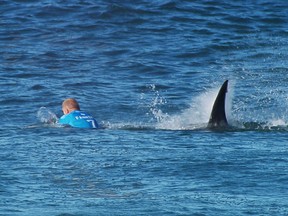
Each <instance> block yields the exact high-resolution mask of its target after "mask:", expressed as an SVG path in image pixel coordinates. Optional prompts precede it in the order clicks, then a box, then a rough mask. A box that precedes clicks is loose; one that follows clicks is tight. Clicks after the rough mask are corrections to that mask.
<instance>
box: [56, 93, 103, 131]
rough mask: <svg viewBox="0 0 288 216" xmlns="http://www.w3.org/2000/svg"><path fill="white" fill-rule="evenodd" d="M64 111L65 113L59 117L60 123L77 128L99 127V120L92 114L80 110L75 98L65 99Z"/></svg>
mask: <svg viewBox="0 0 288 216" xmlns="http://www.w3.org/2000/svg"><path fill="white" fill-rule="evenodd" d="M62 111H63V113H64V115H63V116H62V117H61V118H60V119H59V122H58V123H59V124H62V125H70V126H72V127H75V128H99V125H98V123H97V121H96V120H95V119H94V118H93V117H92V116H91V115H90V114H88V113H86V112H83V111H80V106H79V104H78V102H77V101H76V100H75V99H74V98H68V99H66V100H64V101H63V103H62Z"/></svg>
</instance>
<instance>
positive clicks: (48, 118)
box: [37, 107, 58, 124]
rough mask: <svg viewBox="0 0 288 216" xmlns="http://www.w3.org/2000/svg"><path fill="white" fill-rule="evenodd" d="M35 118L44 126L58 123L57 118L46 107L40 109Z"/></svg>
mask: <svg viewBox="0 0 288 216" xmlns="http://www.w3.org/2000/svg"><path fill="white" fill-rule="evenodd" d="M37 118H38V120H39V121H40V122H42V123H44V124H56V123H57V122H58V117H57V116H56V114H55V113H53V112H52V111H50V110H49V109H48V108H46V107H40V109H39V110H38V112H37Z"/></svg>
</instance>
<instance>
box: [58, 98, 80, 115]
mask: <svg viewBox="0 0 288 216" xmlns="http://www.w3.org/2000/svg"><path fill="white" fill-rule="evenodd" d="M74 110H80V106H79V104H78V102H77V101H76V100H75V99H74V98H68V99H66V100H64V101H63V103H62V111H63V113H64V114H65V115H66V114H68V113H70V112H72V111H74Z"/></svg>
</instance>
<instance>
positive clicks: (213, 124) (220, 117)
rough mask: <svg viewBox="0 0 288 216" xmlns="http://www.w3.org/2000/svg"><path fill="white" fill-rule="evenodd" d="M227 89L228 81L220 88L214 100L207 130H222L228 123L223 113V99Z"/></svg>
mask: <svg viewBox="0 0 288 216" xmlns="http://www.w3.org/2000/svg"><path fill="white" fill-rule="evenodd" d="M227 87H228V80H226V81H225V82H224V83H223V85H222V87H221V88H220V90H219V92H218V95H217V97H216V100H215V102H214V105H213V108H212V112H211V115H210V119H209V122H208V126H207V127H208V128H222V127H227V126H228V122H227V119H226V112H225V99H226V92H227Z"/></svg>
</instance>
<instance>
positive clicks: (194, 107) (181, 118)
mask: <svg viewBox="0 0 288 216" xmlns="http://www.w3.org/2000/svg"><path fill="white" fill-rule="evenodd" d="M232 89H233V85H232V87H231V86H230V87H229V91H228V93H227V95H226V115H227V118H228V121H229V119H230V118H231V116H232V115H231V107H232V98H233V91H232ZM218 91H219V88H213V89H210V90H207V91H205V92H204V93H201V94H200V95H199V96H197V97H196V98H194V99H193V100H192V101H191V102H190V106H189V108H188V109H185V110H183V111H182V112H181V113H180V114H175V115H168V114H167V113H164V114H163V112H162V111H161V110H160V109H158V110H155V108H154V109H153V112H152V113H153V115H154V116H155V119H157V123H156V128H157V129H166V130H191V129H192V130H193V129H201V128H205V127H206V126H207V123H208V121H209V118H210V114H211V111H212V107H213V104H214V101H215V99H216V97H217V94H218Z"/></svg>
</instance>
